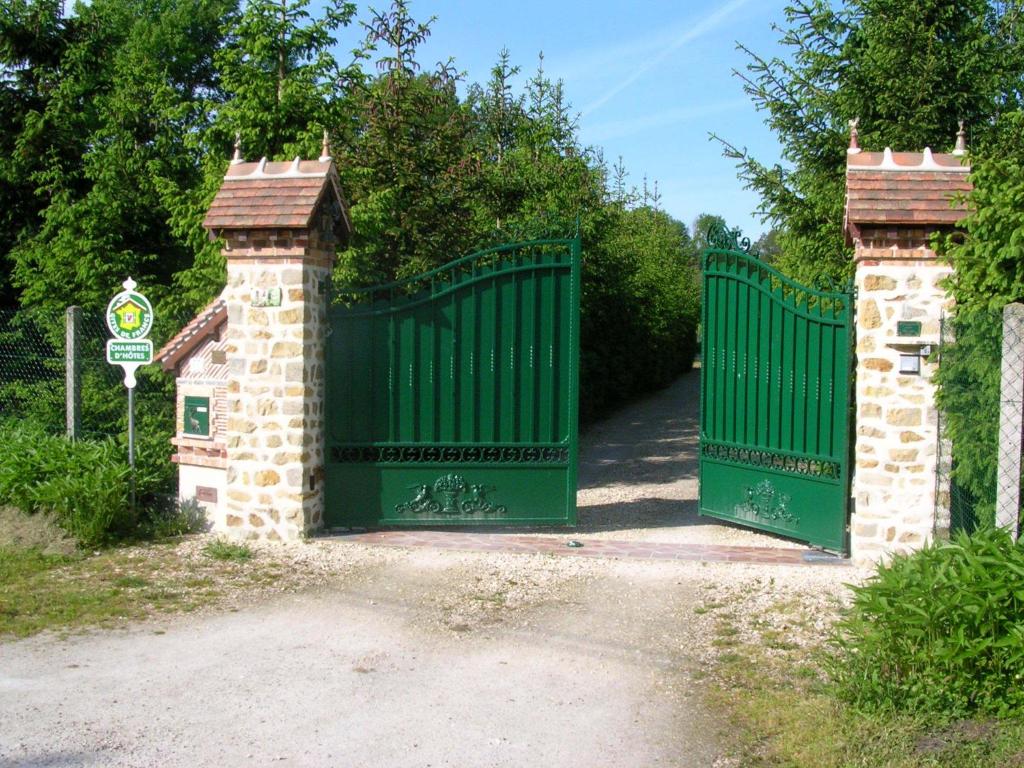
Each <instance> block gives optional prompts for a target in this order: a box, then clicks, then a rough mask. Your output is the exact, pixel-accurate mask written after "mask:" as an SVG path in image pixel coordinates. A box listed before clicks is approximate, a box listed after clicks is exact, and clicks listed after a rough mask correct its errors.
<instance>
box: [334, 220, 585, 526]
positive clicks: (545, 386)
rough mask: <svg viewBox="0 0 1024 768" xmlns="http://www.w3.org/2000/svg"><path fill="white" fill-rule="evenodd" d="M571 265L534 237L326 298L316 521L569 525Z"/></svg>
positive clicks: (575, 325) (569, 247)
mask: <svg viewBox="0 0 1024 768" xmlns="http://www.w3.org/2000/svg"><path fill="white" fill-rule="evenodd" d="M579 270H580V241H579V239H578V237H577V238H573V239H550V240H535V241H531V242H523V243H514V244H508V245H503V246H500V247H497V248H492V249H489V250H486V251H482V252H480V253H476V254H473V255H472V256H468V257H466V258H464V259H460V260H458V261H454V262H451V263H450V264H447V265H445V266H444V267H441V268H439V269H435V270H433V271H431V272H427V273H425V274H423V275H419V276H418V277H415V278H411V279H408V280H403V281H401V282H397V283H391V284H388V285H383V286H377V287H374V288H369V289H365V290H358V291H350V292H347V293H345V294H344V295H342V296H340V297H338V300H336V301H335V303H334V304H333V306H332V307H331V310H330V313H329V323H330V331H329V337H328V340H327V407H326V409H325V418H326V422H327V446H326V447H327V457H326V458H327V462H326V468H327V477H326V482H327V485H326V489H325V493H326V503H327V509H326V512H325V522H326V524H327V525H328V526H330V527H373V526H381V525H401V526H410V525H431V526H437V525H452V524H455V525H475V524H487V525H537V524H547V525H575V523H576V459H577V452H578V439H577V409H578V402H577V398H578V391H579V378H578V377H579V300H580V272H579Z"/></svg>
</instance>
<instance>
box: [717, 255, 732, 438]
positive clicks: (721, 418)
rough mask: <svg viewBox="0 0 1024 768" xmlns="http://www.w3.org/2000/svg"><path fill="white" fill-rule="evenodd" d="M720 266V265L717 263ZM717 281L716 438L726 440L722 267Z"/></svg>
mask: <svg viewBox="0 0 1024 768" xmlns="http://www.w3.org/2000/svg"><path fill="white" fill-rule="evenodd" d="M719 266H721V265H719ZM717 282H718V318H717V322H718V333H719V336H720V339H719V344H718V349H719V350H720V351H719V354H718V365H717V366H716V367H715V376H716V377H717V378H718V382H717V385H718V386H717V390H718V391H717V401H718V402H717V405H716V414H715V415H716V417H717V424H716V429H715V433H716V438H717V439H718V440H726V439H727V436H726V434H727V433H726V430H727V429H728V425H727V423H726V418H727V414H726V411H727V410H728V405H727V400H726V392H727V389H726V382H727V381H728V374H727V369H728V365H729V322H728V320H729V313H728V307H729V280H728V277H727V274H726V272H725V270H724V269H722V271H721V272H720V273H719V275H718V276H717Z"/></svg>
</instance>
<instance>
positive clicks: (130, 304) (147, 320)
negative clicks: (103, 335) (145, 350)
mask: <svg viewBox="0 0 1024 768" xmlns="http://www.w3.org/2000/svg"><path fill="white" fill-rule="evenodd" d="M122 285H123V286H124V290H123V291H121V292H120V293H119V294H117V295H116V296H114V298H112V299H111V300H110V303H109V304H108V305H107V328H109V329H110V333H111V335H112V336H113V337H114V338H116V339H124V340H126V341H134V340H136V339H144V338H146V337H147V336H148V335H149V332H150V330H152V328H153V305H152V304H150V303H149V299H147V298H146V297H145V296H143V295H142V294H141V293H138V292H136V290H135V288H136V285H137V284H136V282H135V281H134V280H132V279H131V278H130V277H129V278H128V279H127V280H125V281H124V283H122Z"/></svg>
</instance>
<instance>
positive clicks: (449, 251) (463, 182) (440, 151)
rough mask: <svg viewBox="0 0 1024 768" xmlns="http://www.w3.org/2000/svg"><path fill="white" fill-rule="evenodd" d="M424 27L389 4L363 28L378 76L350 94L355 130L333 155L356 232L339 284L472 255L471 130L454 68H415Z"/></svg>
mask: <svg viewBox="0 0 1024 768" xmlns="http://www.w3.org/2000/svg"><path fill="white" fill-rule="evenodd" d="M431 21H432V20H430V21H428V22H426V23H420V22H417V21H415V20H414V19H413V18H412V16H411V15H410V13H409V9H408V5H407V3H406V2H404V0H394V2H392V4H391V7H390V9H389V10H387V11H383V12H375V13H374V15H373V17H372V19H371V20H370V22H368V23H367V24H366V25H365V26H366V30H367V38H366V43H365V47H366V49H367V50H369V51H374V52H376V53H377V68H378V69H379V70H380V75H379V76H378V77H376V78H374V79H373V80H372V81H370V82H369V83H368V84H367V85H366V87H365V88H363V89H361V90H360V91H359V92H358V93H356V95H355V97H354V102H355V105H354V106H355V113H356V115H357V116H358V129H357V130H356V132H355V137H354V140H353V141H352V143H351V145H350V146H348V147H346V148H345V149H344V150H343V151H342V152H341V153H340V155H341V158H342V161H341V166H340V168H341V172H342V174H343V182H344V187H345V191H346V194H347V195H348V196H349V201H350V204H351V208H350V215H351V218H352V223H353V229H354V231H355V235H354V238H353V241H352V243H351V245H350V247H349V248H348V249H347V250H346V251H344V252H343V253H342V254H341V259H340V264H339V269H338V271H337V273H336V275H337V280H338V281H339V282H342V283H353V282H355V283H363V284H366V283H374V282H381V281H385V280H391V279H394V278H396V277H403V276H408V275H413V274H417V273H419V272H422V271H424V270H425V269H429V268H431V267H434V266H438V265H439V264H443V263H445V262H447V261H450V260H452V259H454V258H457V257H458V256H460V255H465V253H467V252H468V251H469V250H471V244H472V242H473V237H472V232H471V230H470V227H469V226H468V224H467V222H468V220H469V218H470V210H471V208H470V206H471V201H470V195H471V187H472V183H471V179H472V177H473V176H474V174H475V165H474V164H473V163H472V162H470V159H469V157H468V153H467V147H468V139H469V135H470V131H471V127H472V124H471V121H470V114H469V111H468V110H467V109H465V107H464V106H463V105H462V103H461V102H460V100H459V97H458V93H457V91H456V87H457V84H458V79H459V75H458V74H457V73H456V72H455V70H454V68H453V66H452V65H451V63H450V62H448V63H442V64H439V65H438V66H437V67H436V68H435V69H433V70H431V71H428V72H421V71H420V66H419V63H418V62H417V60H416V50H417V47H418V46H419V45H420V44H422V43H423V41H424V40H426V39H427V37H428V36H429V34H430V23H431Z"/></svg>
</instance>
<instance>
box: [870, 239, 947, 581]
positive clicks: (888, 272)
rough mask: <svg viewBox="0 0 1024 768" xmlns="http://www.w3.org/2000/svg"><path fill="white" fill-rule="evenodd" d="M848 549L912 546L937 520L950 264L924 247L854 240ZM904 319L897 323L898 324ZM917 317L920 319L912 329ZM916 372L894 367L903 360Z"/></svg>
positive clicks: (875, 551)
mask: <svg viewBox="0 0 1024 768" xmlns="http://www.w3.org/2000/svg"><path fill="white" fill-rule="evenodd" d="M856 258H857V263H856V285H857V296H858V302H857V372H856V378H857V390H856V407H857V412H856V443H855V457H856V462H855V466H854V480H853V497H854V510H855V511H854V514H853V517H852V520H851V530H850V539H851V549H852V555H853V558H854V559H855V560H857V561H859V562H866V561H874V560H878V559H881V558H883V557H884V556H885V555H887V554H893V553H897V552H906V551H910V550H913V549H918V548H920V547H921V546H923V545H924V544H925V542H927V541H928V539H929V538H930V537H931V534H932V531H933V528H934V525H935V492H936V473H937V469H938V467H937V454H938V441H939V430H938V413H937V412H936V409H935V384H934V382H933V380H932V378H933V376H934V373H935V365H934V364H933V363H932V362H931V361H930V360H929V358H928V353H929V352H930V351H931V350H933V349H934V348H935V346H937V345H938V343H939V334H940V327H941V318H942V315H943V312H944V310H946V309H948V308H949V306H950V299H949V297H948V296H947V295H946V292H945V290H944V288H943V281H944V280H945V278H946V277H948V276H949V274H950V272H951V269H950V268H949V267H948V266H946V265H944V264H941V263H939V262H937V261H936V258H935V253H934V252H933V251H931V250H930V249H928V248H927V247H925V246H924V245H921V246H919V247H918V248H916V249H901V248H897V247H895V246H893V247H890V248H872V247H863V246H861V247H858V248H857V251H856ZM901 323H902V326H901ZM917 323H919V324H920V329H919V332H918V326H917V325H916V324H917ZM915 357H916V358H917V363H918V365H919V366H920V372H919V373H917V374H914V373H909V372H905V373H901V362H903V363H904V364H906V365H905V367H912V366H911V365H909V364H910V363H912V358H915Z"/></svg>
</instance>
